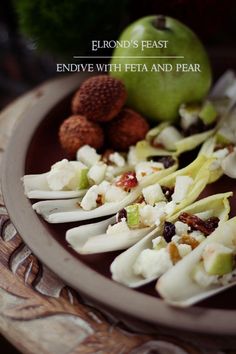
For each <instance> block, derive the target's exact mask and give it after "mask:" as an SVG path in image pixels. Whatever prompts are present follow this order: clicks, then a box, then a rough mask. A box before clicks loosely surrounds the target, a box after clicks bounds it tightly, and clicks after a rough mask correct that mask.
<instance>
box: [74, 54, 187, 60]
mask: <svg viewBox="0 0 236 354" xmlns="http://www.w3.org/2000/svg"><path fill="white" fill-rule="evenodd" d="M73 58H75V59H91V58H93V59H109V58H121V59H184V56H182V55H177V56H173V55H171V56H170V55H166V56H136V55H135V56H83V55H82V56H78V55H74V56H73Z"/></svg>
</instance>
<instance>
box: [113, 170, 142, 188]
mask: <svg viewBox="0 0 236 354" xmlns="http://www.w3.org/2000/svg"><path fill="white" fill-rule="evenodd" d="M137 185H138V180H137V178H136V174H135V172H125V173H123V175H121V176H120V178H119V179H118V181H117V182H116V186H117V187H121V188H123V189H124V190H126V191H128V190H130V189H132V188H134V187H136V186H137Z"/></svg>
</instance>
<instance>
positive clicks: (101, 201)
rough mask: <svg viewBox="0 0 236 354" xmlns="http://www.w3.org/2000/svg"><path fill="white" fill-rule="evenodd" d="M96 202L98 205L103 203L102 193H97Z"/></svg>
mask: <svg viewBox="0 0 236 354" xmlns="http://www.w3.org/2000/svg"><path fill="white" fill-rule="evenodd" d="M96 203H97V205H98V206H101V205H103V204H104V196H103V195H102V194H98V196H97V199H96Z"/></svg>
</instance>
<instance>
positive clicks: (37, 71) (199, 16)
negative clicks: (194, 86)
mask: <svg viewBox="0 0 236 354" xmlns="http://www.w3.org/2000/svg"><path fill="white" fill-rule="evenodd" d="M14 4H16V5H17V6H15V5H14ZM108 4H109V5H108ZM118 4H119V5H118ZM45 13H46V15H45ZM150 14H166V15H169V16H173V17H175V18H178V19H180V20H181V21H183V22H184V23H185V24H187V25H189V26H190V27H191V28H192V29H193V30H194V31H195V32H196V33H197V34H198V35H199V37H200V38H201V40H202V41H203V43H204V45H205V46H206V47H207V49H208V52H209V55H210V59H211V61H212V64H213V69H214V76H215V77H217V76H218V75H219V74H221V73H222V72H223V71H224V70H226V69H227V68H229V67H231V68H235V67H236V46H235V44H236V40H235V38H236V25H235V19H236V2H235V1H233V0H224V1H222V0H141V1H135V0H119V1H116V0H110V1H109V2H107V1H106V0H57V1H56V0H44V1H43V0H37V1H32V0H14V1H13V0H12V1H10V0H1V2H0V108H3V107H4V106H5V105H6V104H8V103H9V102H10V101H12V100H13V99H14V98H15V97H17V96H18V95H20V94H22V93H23V92H25V91H27V90H29V89H30V88H32V87H34V86H35V85H37V84H39V83H40V82H42V81H43V80H45V79H47V78H50V77H52V76H54V75H56V73H55V68H56V65H55V63H56V62H63V60H64V62H71V58H72V53H73V54H74V55H76V54H77V55H84V54H88V53H90V54H91V52H90V47H91V42H90V40H91V39H99V38H102V39H109V37H110V39H111V38H112V39H116V38H118V36H119V33H120V31H121V30H122V29H123V28H125V27H126V25H127V24H128V23H130V22H132V21H134V20H136V19H137V18H140V17H142V16H146V15H150ZM56 16H58V17H56ZM58 18H59V21H58ZM19 23H20V29H19ZM22 30H24V33H26V34H27V35H26V36H24V35H22ZM38 50H40V51H38ZM103 54H108V55H109V54H111V53H109V52H108V53H104V51H103Z"/></svg>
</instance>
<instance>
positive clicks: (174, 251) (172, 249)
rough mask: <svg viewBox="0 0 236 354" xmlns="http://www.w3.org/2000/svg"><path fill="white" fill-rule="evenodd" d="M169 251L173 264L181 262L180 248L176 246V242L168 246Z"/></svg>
mask: <svg viewBox="0 0 236 354" xmlns="http://www.w3.org/2000/svg"><path fill="white" fill-rule="evenodd" d="M167 249H168V251H169V254H170V258H171V260H172V262H173V264H175V263H177V262H178V261H180V260H181V256H180V254H179V250H178V247H177V246H176V244H175V243H174V242H170V243H169V244H168V246H167Z"/></svg>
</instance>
